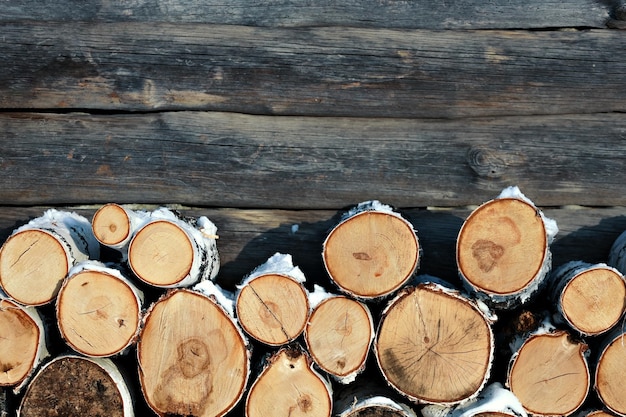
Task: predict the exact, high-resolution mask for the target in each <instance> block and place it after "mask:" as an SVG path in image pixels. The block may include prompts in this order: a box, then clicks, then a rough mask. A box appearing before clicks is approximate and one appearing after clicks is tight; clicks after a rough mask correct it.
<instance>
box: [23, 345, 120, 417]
mask: <svg viewBox="0 0 626 417" xmlns="http://www.w3.org/2000/svg"><path fill="white" fill-rule="evenodd" d="M123 407H124V406H123V402H122V396H121V394H120V392H119V389H118V388H117V386H116V384H115V382H114V381H113V379H112V378H111V377H110V375H109V374H108V373H107V372H106V371H105V370H104V369H102V368H101V367H100V366H98V365H96V364H95V363H93V362H91V361H89V360H86V359H82V358H75V357H67V358H61V359H57V360H55V361H53V362H51V363H49V364H48V365H47V366H46V367H44V368H42V370H41V371H40V372H39V373H38V374H37V376H36V377H35V379H33V382H32V383H31V384H30V385H29V387H28V389H27V391H26V394H25V395H24V399H23V400H22V405H21V412H20V416H21V417H57V416H64V417H85V416H90V417H124V409H123Z"/></svg>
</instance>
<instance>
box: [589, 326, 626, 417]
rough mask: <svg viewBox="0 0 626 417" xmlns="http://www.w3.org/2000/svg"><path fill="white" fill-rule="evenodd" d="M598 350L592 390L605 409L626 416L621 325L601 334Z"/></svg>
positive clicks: (625, 356)
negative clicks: (603, 334)
mask: <svg viewBox="0 0 626 417" xmlns="http://www.w3.org/2000/svg"><path fill="white" fill-rule="evenodd" d="M599 352H600V353H599V355H598V358H597V361H596V371H595V378H594V390H595V391H596V393H597V394H598V398H599V399H600V401H601V402H602V404H604V406H605V407H606V408H607V409H609V410H610V411H612V412H613V413H615V414H617V415H620V416H626V389H624V375H626V332H625V331H624V327H623V326H622V325H620V326H618V327H617V328H615V329H613V330H612V331H611V332H609V333H607V334H606V335H605V336H603V338H602V340H601V343H600V348H599Z"/></svg>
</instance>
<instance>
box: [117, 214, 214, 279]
mask: <svg viewBox="0 0 626 417" xmlns="http://www.w3.org/2000/svg"><path fill="white" fill-rule="evenodd" d="M216 233H217V227H215V225H214V224H213V223H212V222H211V221H210V220H209V219H208V218H206V217H204V216H202V217H199V218H197V219H195V220H194V219H183V218H181V217H180V216H177V215H176V214H175V213H174V212H172V211H171V210H168V209H166V208H160V209H158V210H155V211H153V212H152V213H150V220H149V221H148V222H146V223H145V224H143V225H142V226H141V227H140V228H139V229H138V230H137V231H136V232H135V233H134V235H133V237H132V239H131V241H130V243H129V246H128V265H129V266H130V268H131V269H132V271H133V273H134V274H135V275H136V276H137V277H138V278H139V279H140V280H142V281H143V282H145V283H147V284H149V285H152V286H155V287H161V288H175V287H185V286H190V285H193V284H195V283H197V282H198V281H200V280H204V279H214V278H215V276H216V275H217V272H218V270H219V266H220V261H219V255H218V252H217V244H216V239H217V235H216Z"/></svg>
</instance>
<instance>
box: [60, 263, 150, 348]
mask: <svg viewBox="0 0 626 417" xmlns="http://www.w3.org/2000/svg"><path fill="white" fill-rule="evenodd" d="M140 314H141V304H140V301H139V299H138V298H137V296H136V294H135V293H134V292H133V289H132V288H130V286H129V285H128V284H127V283H126V282H124V281H122V280H121V279H118V278H116V277H114V276H112V275H109V274H107V273H105V272H100V271H82V272H79V273H78V274H75V275H72V276H71V277H70V278H69V279H68V280H66V282H65V283H64V285H63V287H62V288H61V291H60V292H59V296H58V299H57V321H58V325H59V330H60V331H61V334H62V336H63V338H64V339H65V341H66V342H67V343H68V344H69V345H70V346H71V347H72V348H73V349H74V350H76V351H77V352H79V353H82V354H85V355H88V356H111V355H114V354H116V353H119V352H121V351H123V350H124V349H125V348H126V347H127V346H129V345H130V344H131V343H132V342H133V341H134V339H135V337H136V335H137V331H138V329H139V317H140Z"/></svg>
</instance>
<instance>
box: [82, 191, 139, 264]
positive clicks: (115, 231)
mask: <svg viewBox="0 0 626 417" xmlns="http://www.w3.org/2000/svg"><path fill="white" fill-rule="evenodd" d="M149 218H150V213H148V212H146V211H136V210H131V209H129V208H127V207H124V206H121V205H119V204H115V203H109V204H105V205H103V206H102V207H100V208H99V209H98V210H97V211H96V212H95V213H94V215H93V218H92V219H91V229H92V230H93V234H94V236H95V237H96V239H98V241H99V242H100V243H101V244H103V245H105V246H108V247H110V248H113V249H117V250H119V251H120V252H123V253H125V252H126V251H125V250H124V249H125V248H126V246H127V245H128V243H129V242H130V239H131V238H132V237H133V235H134V233H135V232H136V231H137V229H138V228H139V227H140V226H141V225H143V224H144V223H145V222H146V221H148V220H149Z"/></svg>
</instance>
